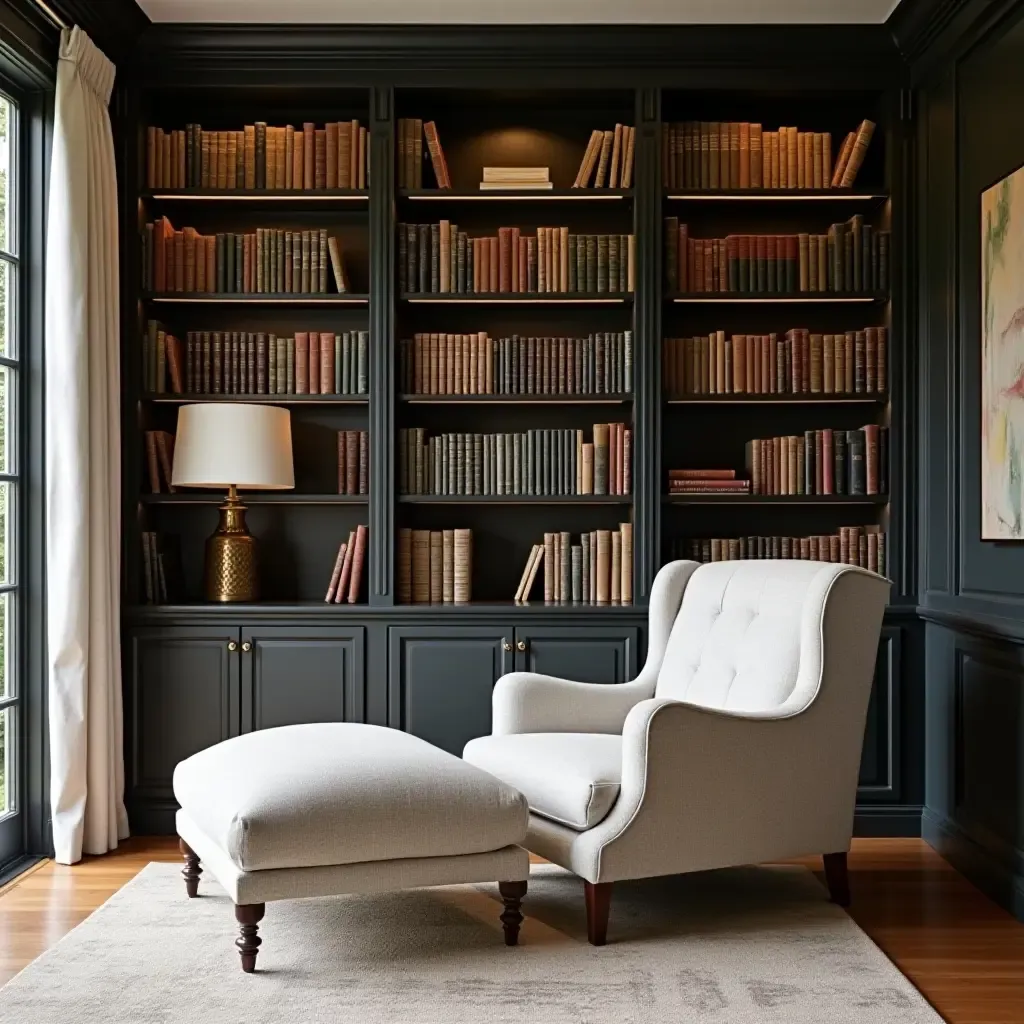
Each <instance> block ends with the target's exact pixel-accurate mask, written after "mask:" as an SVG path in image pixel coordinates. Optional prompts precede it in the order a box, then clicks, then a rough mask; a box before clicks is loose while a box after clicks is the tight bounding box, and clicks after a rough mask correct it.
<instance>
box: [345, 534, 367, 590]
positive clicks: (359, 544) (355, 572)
mask: <svg viewBox="0 0 1024 1024" xmlns="http://www.w3.org/2000/svg"><path fill="white" fill-rule="evenodd" d="M367 532H368V531H367V529H366V527H365V526H363V524H362V523H360V524H359V526H357V527H356V553H355V557H354V558H353V560H352V580H351V582H350V583H349V587H348V603H349V604H355V603H356V601H357V600H358V599H359V588H360V585H361V584H362V582H363V566H364V565H365V563H366V535H367Z"/></svg>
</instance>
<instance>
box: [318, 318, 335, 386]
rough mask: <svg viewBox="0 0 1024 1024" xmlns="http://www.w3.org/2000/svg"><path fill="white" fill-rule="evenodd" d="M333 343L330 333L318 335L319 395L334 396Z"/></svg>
mask: <svg viewBox="0 0 1024 1024" xmlns="http://www.w3.org/2000/svg"><path fill="white" fill-rule="evenodd" d="M334 349H335V343H334V334H333V333H332V332H330V331H327V332H323V331H322V332H321V333H320V394H321V395H333V394H334V379H335V376H336V374H335V365H334V359H335V353H334Z"/></svg>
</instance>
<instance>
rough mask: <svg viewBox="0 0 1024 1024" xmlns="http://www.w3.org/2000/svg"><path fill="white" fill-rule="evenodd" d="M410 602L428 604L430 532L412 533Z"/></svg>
mask: <svg viewBox="0 0 1024 1024" xmlns="http://www.w3.org/2000/svg"><path fill="white" fill-rule="evenodd" d="M412 600H413V603H414V604H429V603H430V531H429V530H413V531H412Z"/></svg>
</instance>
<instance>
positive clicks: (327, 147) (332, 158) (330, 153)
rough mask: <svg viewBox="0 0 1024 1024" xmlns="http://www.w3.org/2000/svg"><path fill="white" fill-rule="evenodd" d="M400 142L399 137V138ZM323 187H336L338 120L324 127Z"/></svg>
mask: <svg viewBox="0 0 1024 1024" xmlns="http://www.w3.org/2000/svg"><path fill="white" fill-rule="evenodd" d="M399 143H401V139H399ZM323 187H324V188H337V187H338V122H337V121H329V122H328V123H327V125H326V127H325V128H324V186H323Z"/></svg>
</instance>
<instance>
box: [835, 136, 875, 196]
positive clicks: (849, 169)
mask: <svg viewBox="0 0 1024 1024" xmlns="http://www.w3.org/2000/svg"><path fill="white" fill-rule="evenodd" d="M874 133H875V122H874V121H867V120H864V121H861V123H860V127H859V128H858V129H857V134H856V135H855V136H854V139H853V143H852V145H851V147H850V154H849V159H848V160H847V162H846V166H845V167H844V168H843V176H842V178H841V179H840V181H839V186H840V188H850V186H852V185H853V183H854V181H855V180H856V178H857V172H858V171H859V170H860V168H861V165H862V164H863V163H864V157H865V156H866V155H867V152H868V146H869V145H870V144H871V137H872V136H873V135H874Z"/></svg>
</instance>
